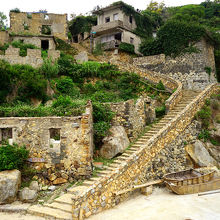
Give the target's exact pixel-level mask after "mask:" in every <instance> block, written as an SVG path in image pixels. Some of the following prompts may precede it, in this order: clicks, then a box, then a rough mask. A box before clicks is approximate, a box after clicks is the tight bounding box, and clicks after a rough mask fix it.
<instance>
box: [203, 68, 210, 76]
mask: <svg viewBox="0 0 220 220" xmlns="http://www.w3.org/2000/svg"><path fill="white" fill-rule="evenodd" d="M204 70H205V71H206V73H207V74H208V75H209V76H210V75H211V72H212V68H211V67H210V66H206V67H205V68H204Z"/></svg>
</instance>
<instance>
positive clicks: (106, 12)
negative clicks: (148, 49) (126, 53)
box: [92, 4, 141, 53]
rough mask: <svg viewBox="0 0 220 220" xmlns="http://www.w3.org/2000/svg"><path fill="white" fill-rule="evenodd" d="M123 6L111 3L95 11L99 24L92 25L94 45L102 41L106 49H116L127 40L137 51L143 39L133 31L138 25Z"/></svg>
mask: <svg viewBox="0 0 220 220" xmlns="http://www.w3.org/2000/svg"><path fill="white" fill-rule="evenodd" d="M121 6H122V5H121V4H117V5H110V6H108V7H106V8H102V9H100V10H98V11H96V12H94V13H95V14H96V15H97V16H98V18H97V25H96V26H93V27H92V33H94V45H97V44H98V43H102V44H104V49H114V48H117V47H119V44H120V43H121V42H125V43H129V44H133V45H134V47H135V52H136V53H137V52H138V47H139V44H140V43H141V39H140V37H138V36H137V35H136V34H134V33H133V31H134V30H135V29H136V27H137V26H136V22H135V19H134V17H133V16H132V15H131V16H127V15H126V14H125V13H124V12H123V11H122V9H121Z"/></svg>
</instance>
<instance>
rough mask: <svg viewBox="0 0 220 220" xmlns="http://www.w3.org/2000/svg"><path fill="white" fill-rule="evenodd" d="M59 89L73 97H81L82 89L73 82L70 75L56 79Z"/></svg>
mask: <svg viewBox="0 0 220 220" xmlns="http://www.w3.org/2000/svg"><path fill="white" fill-rule="evenodd" d="M56 88H57V90H58V91H59V92H60V93H62V94H65V95H69V96H71V97H79V95H80V91H79V89H78V88H77V87H76V86H75V84H74V83H73V80H72V79H71V78H70V77H68V76H61V78H59V79H57V80H56Z"/></svg>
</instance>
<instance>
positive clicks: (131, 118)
mask: <svg viewBox="0 0 220 220" xmlns="http://www.w3.org/2000/svg"><path fill="white" fill-rule="evenodd" d="M108 105H109V106H110V108H111V110H112V111H113V112H115V116H114V118H113V120H112V122H111V123H112V125H113V126H119V125H120V126H123V127H124V128H125V131H126V133H127V135H128V138H129V139H130V141H132V140H134V139H135V138H137V137H138V135H139V134H140V133H141V132H142V131H143V129H144V128H145V126H146V124H147V123H151V122H153V121H154V119H155V118H156V116H155V109H154V104H153V100H151V99H150V98H144V97H140V98H139V99H138V100H137V101H136V102H135V100H133V99H131V100H128V101H125V102H118V103H108Z"/></svg>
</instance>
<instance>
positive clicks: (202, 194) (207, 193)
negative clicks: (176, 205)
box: [198, 190, 220, 196]
mask: <svg viewBox="0 0 220 220" xmlns="http://www.w3.org/2000/svg"><path fill="white" fill-rule="evenodd" d="M215 193H220V190H218V191H217V190H215V191H210V192H205V193H199V194H198V196H205V195H210V194H215Z"/></svg>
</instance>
